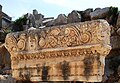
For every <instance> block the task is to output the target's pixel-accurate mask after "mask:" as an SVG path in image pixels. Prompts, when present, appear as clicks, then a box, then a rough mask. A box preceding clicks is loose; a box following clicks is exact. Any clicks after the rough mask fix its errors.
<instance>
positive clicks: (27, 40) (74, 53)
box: [5, 20, 111, 82]
mask: <svg viewBox="0 0 120 83" xmlns="http://www.w3.org/2000/svg"><path fill="white" fill-rule="evenodd" d="M5 47H6V48H7V50H8V51H9V52H10V54H11V67H12V70H13V71H12V75H13V77H14V78H16V79H17V80H31V81H83V82H84V81H85V82H101V81H102V75H103V74H104V66H105V57H106V55H108V54H109V52H110V49H111V47H110V26H109V24H108V23H107V21H105V20H94V21H88V22H83V23H71V24H66V25H61V26H53V27H45V28H43V29H35V30H28V31H23V32H16V33H10V34H8V35H7V37H6V40H5Z"/></svg>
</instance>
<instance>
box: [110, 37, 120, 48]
mask: <svg viewBox="0 0 120 83" xmlns="http://www.w3.org/2000/svg"><path fill="white" fill-rule="evenodd" d="M110 42H111V43H110V44H111V47H112V49H120V36H112V37H110Z"/></svg>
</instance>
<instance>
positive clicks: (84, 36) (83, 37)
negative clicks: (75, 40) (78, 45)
mask: <svg viewBox="0 0 120 83" xmlns="http://www.w3.org/2000/svg"><path fill="white" fill-rule="evenodd" d="M91 37H92V35H91V33H90V32H87V31H86V32H82V33H81V35H80V42H82V43H88V42H89V41H90V40H91Z"/></svg>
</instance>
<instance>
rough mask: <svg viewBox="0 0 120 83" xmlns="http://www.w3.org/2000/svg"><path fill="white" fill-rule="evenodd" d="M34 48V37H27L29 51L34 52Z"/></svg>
mask: <svg viewBox="0 0 120 83" xmlns="http://www.w3.org/2000/svg"><path fill="white" fill-rule="evenodd" d="M35 47H36V39H35V38H34V37H29V49H30V50H34V49H35Z"/></svg>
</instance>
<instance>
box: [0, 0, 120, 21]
mask: <svg viewBox="0 0 120 83" xmlns="http://www.w3.org/2000/svg"><path fill="white" fill-rule="evenodd" d="M0 4H1V5H2V6H3V11H4V12H5V13H7V14H8V15H9V16H11V17H12V18H13V20H15V19H17V18H18V17H20V16H22V15H23V14H26V13H32V10H33V9H37V10H38V12H39V13H42V14H43V15H45V17H55V18H56V17H57V15H58V14H66V15H68V13H70V12H71V11H72V10H85V9H87V8H94V9H95V8H97V7H101V8H103V7H109V6H115V7H118V8H119V9H120V0H0Z"/></svg>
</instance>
